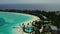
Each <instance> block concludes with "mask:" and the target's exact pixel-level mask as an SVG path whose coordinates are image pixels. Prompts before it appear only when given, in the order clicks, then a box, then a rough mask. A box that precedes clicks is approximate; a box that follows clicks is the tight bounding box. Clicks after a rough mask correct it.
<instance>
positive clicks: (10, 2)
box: [0, 0, 60, 4]
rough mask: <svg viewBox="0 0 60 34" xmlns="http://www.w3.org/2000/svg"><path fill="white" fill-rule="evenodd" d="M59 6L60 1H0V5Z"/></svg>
mask: <svg viewBox="0 0 60 34" xmlns="http://www.w3.org/2000/svg"><path fill="white" fill-rule="evenodd" d="M32 3H33V4H44V3H46V4H49V3H50V4H60V0H0V4H32Z"/></svg>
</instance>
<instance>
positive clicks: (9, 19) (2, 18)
mask: <svg viewBox="0 0 60 34" xmlns="http://www.w3.org/2000/svg"><path fill="white" fill-rule="evenodd" d="M31 19H32V18H31V16H27V15H22V13H11V12H0V34H13V32H12V30H13V27H14V26H18V24H22V23H24V22H26V21H28V20H31Z"/></svg>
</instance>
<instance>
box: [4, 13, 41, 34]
mask: <svg viewBox="0 0 60 34" xmlns="http://www.w3.org/2000/svg"><path fill="white" fill-rule="evenodd" d="M3 13H5V12H3ZM6 13H10V14H18V15H19V14H21V15H26V16H30V17H31V18H32V19H31V20H28V21H25V22H24V25H27V24H28V23H29V25H32V22H33V21H39V20H40V18H39V17H37V16H34V15H30V14H24V13H13V12H6ZM20 24H21V25H22V24H23V23H20ZM18 27H19V28H18V29H13V31H12V32H14V34H28V33H25V32H23V30H22V28H21V27H20V26H18Z"/></svg>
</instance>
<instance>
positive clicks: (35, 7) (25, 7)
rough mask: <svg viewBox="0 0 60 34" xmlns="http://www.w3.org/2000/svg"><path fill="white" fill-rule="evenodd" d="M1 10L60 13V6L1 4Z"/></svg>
mask: <svg viewBox="0 0 60 34" xmlns="http://www.w3.org/2000/svg"><path fill="white" fill-rule="evenodd" d="M0 9H19V10H46V11H57V10H58V11H60V4H0Z"/></svg>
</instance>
